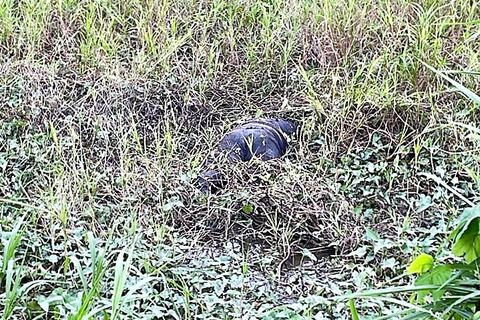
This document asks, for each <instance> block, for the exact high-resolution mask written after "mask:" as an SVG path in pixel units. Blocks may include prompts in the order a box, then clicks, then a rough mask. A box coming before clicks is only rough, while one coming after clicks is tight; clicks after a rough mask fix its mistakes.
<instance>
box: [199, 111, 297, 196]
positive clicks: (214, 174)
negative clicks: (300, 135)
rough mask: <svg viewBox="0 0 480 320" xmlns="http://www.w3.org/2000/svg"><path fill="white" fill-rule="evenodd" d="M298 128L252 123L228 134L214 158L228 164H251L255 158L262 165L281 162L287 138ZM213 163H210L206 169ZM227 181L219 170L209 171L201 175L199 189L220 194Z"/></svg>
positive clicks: (273, 122) (277, 122)
mask: <svg viewBox="0 0 480 320" xmlns="http://www.w3.org/2000/svg"><path fill="white" fill-rule="evenodd" d="M296 129H297V126H296V124H295V123H293V122H292V121H288V120H283V119H253V120H250V121H248V122H247V123H245V124H243V125H241V126H238V127H236V128H234V129H233V130H232V131H230V132H228V133H227V134H226V135H225V136H224V137H223V139H222V140H221V141H220V142H219V144H218V147H217V150H216V152H215V153H214V155H215V157H218V158H219V157H222V156H226V158H227V159H228V161H229V162H238V161H249V160H251V159H252V158H253V157H254V156H255V157H258V158H260V159H261V160H263V161H268V160H272V159H276V158H280V157H281V156H283V155H284V154H285V153H286V152H287V147H288V142H287V139H286V136H287V135H292V134H293V133H294V132H295V131H296ZM210 162H212V160H210V161H207V165H208V164H209V163H210ZM225 184H226V181H225V179H224V178H223V177H222V174H221V173H220V172H219V171H218V170H208V171H205V172H204V173H202V174H201V175H200V177H199V178H198V181H197V185H198V186H199V189H200V190H201V191H202V192H208V191H210V192H217V191H218V190H220V189H222V188H224V187H225Z"/></svg>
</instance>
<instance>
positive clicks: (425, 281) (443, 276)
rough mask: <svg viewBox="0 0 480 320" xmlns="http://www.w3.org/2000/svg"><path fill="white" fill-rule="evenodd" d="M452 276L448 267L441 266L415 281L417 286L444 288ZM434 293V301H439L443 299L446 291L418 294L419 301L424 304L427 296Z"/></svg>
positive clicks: (430, 291) (424, 291)
mask: <svg viewBox="0 0 480 320" xmlns="http://www.w3.org/2000/svg"><path fill="white" fill-rule="evenodd" d="M451 275H452V269H451V267H450V266H448V265H440V266H436V267H435V268H433V269H432V270H431V271H429V272H427V273H425V274H422V275H420V276H419V277H418V278H417V280H415V285H438V286H442V285H443V284H444V283H445V282H447V281H448V279H450V277H451ZM429 293H432V297H433V300H434V301H438V300H440V299H441V298H442V296H443V294H444V293H445V290H422V291H419V292H418V293H417V301H419V302H423V299H424V298H425V296H426V295H427V294H429Z"/></svg>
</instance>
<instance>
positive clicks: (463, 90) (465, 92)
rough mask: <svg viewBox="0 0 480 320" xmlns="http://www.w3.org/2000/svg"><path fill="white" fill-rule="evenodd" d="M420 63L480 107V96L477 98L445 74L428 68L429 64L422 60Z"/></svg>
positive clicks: (430, 67)
mask: <svg viewBox="0 0 480 320" xmlns="http://www.w3.org/2000/svg"><path fill="white" fill-rule="evenodd" d="M420 62H421V63H422V64H423V65H424V66H425V67H427V68H428V69H430V70H431V71H433V72H434V73H435V74H436V75H438V76H440V77H442V78H443V79H445V80H447V81H448V82H450V83H451V84H452V85H453V86H454V87H455V88H457V89H458V90H459V91H460V92H461V93H463V94H464V95H465V96H467V97H468V98H469V99H470V100H472V101H473V102H474V103H475V104H477V105H480V96H478V95H477V94H475V93H474V92H473V91H471V90H470V89H468V88H466V87H465V86H464V85H462V84H461V83H459V82H458V81H455V80H453V79H452V78H450V77H449V76H447V75H446V74H445V73H443V72H441V71H439V70H437V69H435V68H434V67H432V66H430V65H429V64H427V63H425V62H423V61H422V60H420Z"/></svg>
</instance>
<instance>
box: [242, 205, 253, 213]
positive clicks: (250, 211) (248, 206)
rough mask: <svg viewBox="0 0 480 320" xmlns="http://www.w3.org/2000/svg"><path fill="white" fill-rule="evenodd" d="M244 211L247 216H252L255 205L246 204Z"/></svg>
mask: <svg viewBox="0 0 480 320" xmlns="http://www.w3.org/2000/svg"><path fill="white" fill-rule="evenodd" d="M242 211H243V212H244V213H246V214H250V213H252V212H253V205H252V204H251V203H246V204H245V205H243V208H242Z"/></svg>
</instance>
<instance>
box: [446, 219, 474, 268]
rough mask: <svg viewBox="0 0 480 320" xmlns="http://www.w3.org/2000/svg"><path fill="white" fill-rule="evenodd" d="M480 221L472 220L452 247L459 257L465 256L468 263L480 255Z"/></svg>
mask: <svg viewBox="0 0 480 320" xmlns="http://www.w3.org/2000/svg"><path fill="white" fill-rule="evenodd" d="M479 223H480V220H479V219H475V220H473V221H471V222H470V223H469V224H468V225H467V228H466V229H465V230H462V232H461V233H459V235H458V236H457V237H456V240H455V243H454V245H453V248H452V253H453V254H454V255H456V256H458V257H462V256H464V258H465V261H466V262H467V263H470V262H472V261H474V260H475V259H477V258H478V257H480V234H479Z"/></svg>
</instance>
